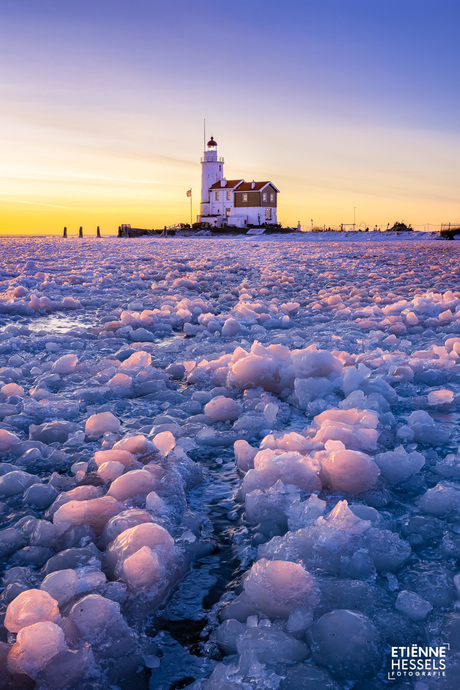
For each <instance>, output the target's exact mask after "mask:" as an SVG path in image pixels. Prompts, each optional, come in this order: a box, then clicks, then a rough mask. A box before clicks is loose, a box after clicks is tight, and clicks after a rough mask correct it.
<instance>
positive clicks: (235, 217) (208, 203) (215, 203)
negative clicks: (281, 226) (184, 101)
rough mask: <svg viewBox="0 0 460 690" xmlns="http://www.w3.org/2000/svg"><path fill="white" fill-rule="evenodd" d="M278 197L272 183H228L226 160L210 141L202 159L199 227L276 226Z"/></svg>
mask: <svg viewBox="0 0 460 690" xmlns="http://www.w3.org/2000/svg"><path fill="white" fill-rule="evenodd" d="M278 194H279V189H277V188H276V187H275V185H274V184H273V182H269V181H265V182H255V181H254V180H253V181H252V182H246V181H245V180H243V179H239V180H227V179H225V177H224V159H223V158H219V157H218V156H217V142H216V141H215V140H214V138H213V137H211V139H210V140H209V141H208V143H207V145H206V151H204V152H203V158H202V159H201V213H200V215H199V216H198V221H199V222H200V223H206V224H209V225H210V226H212V227H216V228H224V227H236V228H244V227H246V226H250V225H256V226H257V225H272V224H273V225H276V223H277V219H276V208H277V196H278Z"/></svg>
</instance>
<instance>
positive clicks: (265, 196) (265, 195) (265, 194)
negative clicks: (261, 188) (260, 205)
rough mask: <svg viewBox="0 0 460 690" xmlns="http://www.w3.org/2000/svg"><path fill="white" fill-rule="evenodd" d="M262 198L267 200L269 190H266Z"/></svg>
mask: <svg viewBox="0 0 460 690" xmlns="http://www.w3.org/2000/svg"><path fill="white" fill-rule="evenodd" d="M262 199H263V200H264V201H267V192H264V193H263V194H262Z"/></svg>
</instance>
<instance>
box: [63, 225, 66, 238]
mask: <svg viewBox="0 0 460 690" xmlns="http://www.w3.org/2000/svg"><path fill="white" fill-rule="evenodd" d="M62 236H63V237H67V227H65V228H64V232H63V233H62Z"/></svg>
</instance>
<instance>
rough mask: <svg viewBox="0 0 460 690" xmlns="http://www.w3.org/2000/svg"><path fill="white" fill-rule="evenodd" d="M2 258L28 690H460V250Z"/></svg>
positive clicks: (158, 246) (171, 250) (5, 415)
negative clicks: (254, 689) (183, 689)
mask: <svg viewBox="0 0 460 690" xmlns="http://www.w3.org/2000/svg"><path fill="white" fill-rule="evenodd" d="M0 247H1V252H0V281H1V285H0V454H1V462H0V578H1V590H0V591H1V593H0V628H1V633H0V669H2V674H1V678H0V687H1V688H10V689H12V690H23V689H25V690H27V689H29V688H31V689H32V688H37V689H38V690H52V689H56V690H58V689H59V690H64V689H66V688H67V689H69V690H80V689H81V690H96V689H97V690H99V689H100V690H107V689H109V688H113V689H114V690H115V689H116V688H120V689H121V690H125V689H126V690H132V689H133V690H137V689H139V690H179V689H180V688H190V689H191V690H237V689H240V688H243V689H244V690H246V689H249V688H256V689H262V690H263V689H273V690H278V689H279V690H294V689H295V690H299V689H300V688H302V690H303V689H305V690H385V689H387V688H394V689H395V690H403V689H404V690H409V689H413V690H456V689H458V688H459V687H460V680H459V678H460V611H459V604H458V599H459V593H460V573H459V570H458V559H459V558H460V450H459V445H460V429H459V424H458V422H459V410H460V407H459V406H460V367H459V363H460V264H459V258H460V256H459V255H460V243H457V242H445V241H434V240H433V237H432V236H429V235H426V236H419V235H418V236H415V234H414V235H413V236H411V237H410V239H408V240H403V239H401V238H397V237H396V236H386V237H384V236H373V235H368V236H366V235H364V234H362V235H361V236H360V237H359V238H358V237H356V236H355V237H350V236H345V235H344V236H343V237H342V241H336V238H335V237H334V236H326V235H323V236H320V235H318V236H314V237H313V236H310V237H307V236H302V237H299V236H296V235H292V236H289V237H284V238H282V237H273V236H272V237H270V238H268V237H253V238H248V237H236V238H229V239H225V238H194V239H185V238H182V239H179V238H171V239H160V238H139V239H117V238H103V239H96V238H93V239H90V238H84V239H77V238H69V239H67V240H64V239H61V238H20V239H18V238H15V239H13V238H3V239H0Z"/></svg>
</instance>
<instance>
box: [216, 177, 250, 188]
mask: <svg viewBox="0 0 460 690" xmlns="http://www.w3.org/2000/svg"><path fill="white" fill-rule="evenodd" d="M243 181H244V180H241V179H240V180H222V182H225V185H224V186H223V187H222V185H221V183H220V181H219V182H215V183H214V184H213V185H212V186H211V187H210V189H234V188H235V187H238V185H239V184H240V183H241V182H243Z"/></svg>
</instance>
